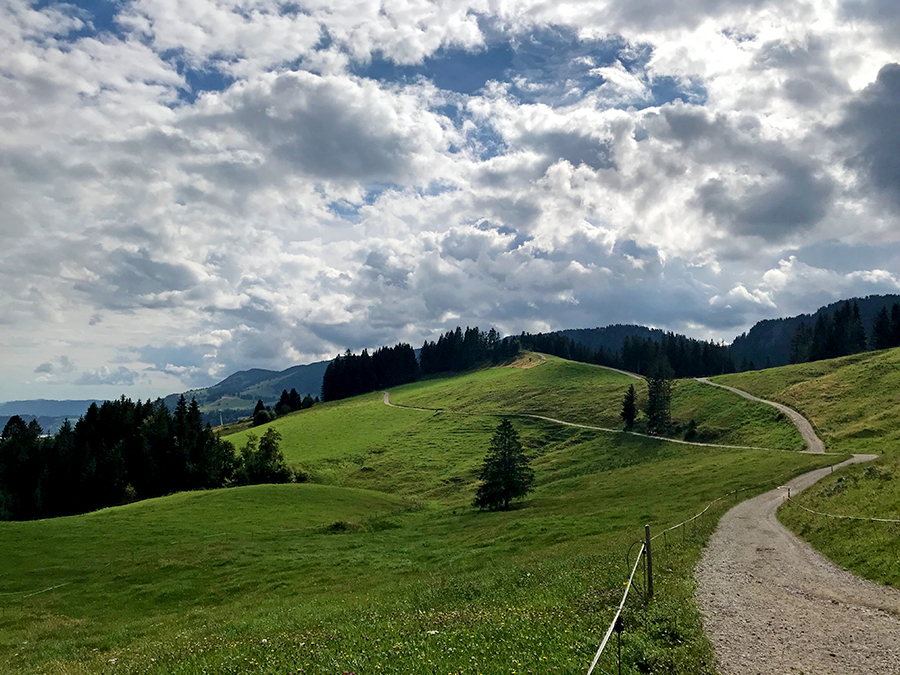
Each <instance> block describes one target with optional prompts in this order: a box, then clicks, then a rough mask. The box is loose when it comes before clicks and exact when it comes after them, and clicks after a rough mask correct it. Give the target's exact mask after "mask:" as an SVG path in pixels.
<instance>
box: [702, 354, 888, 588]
mask: <svg viewBox="0 0 900 675" xmlns="http://www.w3.org/2000/svg"><path fill="white" fill-rule="evenodd" d="M714 379H715V381H717V382H722V383H723V384H730V385H732V386H735V387H739V388H741V389H745V390H747V391H749V392H751V393H753V394H756V395H757V396H762V397H767V398H772V399H774V400H777V401H781V402H782V403H785V404H787V405H789V406H791V407H794V408H796V409H797V410H800V411H802V412H803V413H804V414H805V415H806V416H807V417H808V418H809V419H810V420H811V421H812V422H813V424H814V425H815V426H816V428H817V430H818V432H819V434H820V436H821V437H822V439H823V440H824V441H825V444H826V447H827V449H828V450H831V451H842V452H864V453H874V454H878V455H881V457H880V458H879V459H878V460H876V461H875V462H872V463H870V464H868V465H865V466H855V467H849V468H847V469H845V470H844V471H842V472H840V473H839V474H835V475H834V476H828V477H826V478H825V479H824V480H822V481H821V482H820V483H818V484H816V485H815V486H813V487H812V488H810V489H808V490H806V491H804V492H803V493H801V494H800V495H799V496H798V497H797V499H796V503H788V504H786V505H785V506H783V507H782V509H781V510H780V511H779V517H780V518H781V519H782V521H783V522H784V523H785V524H786V525H787V526H788V527H790V528H791V529H792V530H793V531H794V532H796V533H797V534H799V535H800V536H802V537H803V538H804V539H806V540H807V541H809V542H810V543H811V544H812V545H813V546H814V547H815V548H817V549H818V550H820V551H821V552H822V553H824V554H825V555H826V556H828V557H829V558H831V559H832V560H834V561H835V562H837V563H838V564H840V565H842V566H844V567H846V568H847V569H850V570H852V571H854V572H856V573H857V574H859V575H861V576H864V577H866V578H869V579H872V580H873V581H876V582H878V583H885V584H891V585H892V586H895V587H898V588H900V558H898V555H897V550H898V537H900V526H898V525H891V524H887V523H869V522H862V521H850V520H838V519H833V518H826V517H823V516H818V515H814V514H811V513H808V512H807V511H804V510H803V509H801V508H799V505H803V506H805V507H807V508H809V509H813V510H815V511H819V512H821V513H831V514H837V515H847V516H857V517H878V518H889V519H900V453H898V452H897V450H898V444H900V425H898V424H897V420H898V418H900V349H891V350H886V351H880V352H871V353H864V354H856V355H854V356H848V357H844V358H840V359H832V360H828V361H817V362H815V363H804V364H798V365H793V366H785V367H783V368H773V369H770V370H765V371H758V372H752V373H741V374H739V375H728V376H725V377H717V378H714Z"/></svg>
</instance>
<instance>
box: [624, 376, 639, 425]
mask: <svg viewBox="0 0 900 675" xmlns="http://www.w3.org/2000/svg"><path fill="white" fill-rule="evenodd" d="M636 398H637V393H636V392H635V391H634V385H631V386H630V387H628V391H627V392H626V394H625V400H623V401H622V421H623V422H625V429H626V430H628V429H631V427H633V426H634V420H635V418H636V417H637V402H636V400H635V399H636Z"/></svg>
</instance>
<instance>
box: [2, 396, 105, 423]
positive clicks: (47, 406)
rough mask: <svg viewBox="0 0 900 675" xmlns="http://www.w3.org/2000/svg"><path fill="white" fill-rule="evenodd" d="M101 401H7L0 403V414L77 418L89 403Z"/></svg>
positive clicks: (8, 415)
mask: <svg viewBox="0 0 900 675" xmlns="http://www.w3.org/2000/svg"><path fill="white" fill-rule="evenodd" d="M102 402H103V401H97V400H94V399H88V400H85V401H48V400H47V399H43V398H39V399H34V400H32V401H7V402H6V403H0V415H3V416H6V417H11V416H13V415H34V416H35V417H41V416H45V417H65V416H69V417H74V418H78V417H80V416H81V415H83V414H84V413H85V412H87V409H88V408H90V407H91V403H97V404H98V405H99V404H100V403H102Z"/></svg>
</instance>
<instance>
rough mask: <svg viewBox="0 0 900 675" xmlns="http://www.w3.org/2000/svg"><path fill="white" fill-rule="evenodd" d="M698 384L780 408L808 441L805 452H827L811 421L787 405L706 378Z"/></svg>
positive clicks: (699, 378) (698, 379) (699, 380)
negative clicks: (725, 390) (718, 388)
mask: <svg viewBox="0 0 900 675" xmlns="http://www.w3.org/2000/svg"><path fill="white" fill-rule="evenodd" d="M696 380H697V382H702V383H703V384H709V385H712V386H713V387H720V388H722V389H727V390H728V391H730V392H732V393H735V394H737V395H738V396H743V397H744V398H749V399H750V400H751V401H758V402H760V403H765V404H766V405H770V406H772V407H773V408H778V409H779V410H780V411H781V412H783V413H784V414H785V415H787V416H788V417H789V418H790V419H791V421H792V422H793V423H794V426H795V427H797V431H799V432H800V435H801V436H803V440H804V441H806V450H805V451H804V452H809V453H812V454H822V453H824V452H825V444H824V443H823V442H822V441H821V439H820V438H819V437H818V436H816V432H815V431H813V427H812V424H810V423H809V420H808V419H806V418H805V417H804V416H803V415H801V414H800V413H798V412H797V411H796V410H794V409H793V408H788V407H787V406H786V405H782V404H781V403H775V402H774V401H767V400H765V399H762V398H757V397H756V396H754V395H753V394H748V393H747V392H746V391H741V390H740V389H735V388H734V387H727V386H725V385H724V384H717V383H715V382H710V381H709V380H707V379H706V378H705V377H698V378H696Z"/></svg>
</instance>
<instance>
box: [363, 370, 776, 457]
mask: <svg viewBox="0 0 900 675" xmlns="http://www.w3.org/2000/svg"><path fill="white" fill-rule="evenodd" d="M598 367H600V368H605V367H606V366H598ZM622 372H624V371H622ZM633 377H638V376H637V375H635V376H633ZM381 393H382V394H384V404H385V405H386V406H390V407H391V408H402V409H403V410H419V411H421V412H432V413H442V412H449V413H453V414H455V415H485V416H491V415H492V416H494V417H528V418H531V419H534V420H544V421H545V422H552V423H554V424H561V425H562V426H564V427H577V428H578V429H590V430H592V431H603V432H606V433H608V434H628V435H629V436H639V437H641V438H649V439H651V440H654V441H665V442H666V443H677V444H679V445H695V446H699V447H702V448H726V449H729V450H769V451H771V452H791V451H790V450H779V449H778V448H759V447H756V446H753V445H722V444H719V443H696V442H694V441H682V440H680V439H678V438H668V437H666V436H651V435H650V434H641V433H638V432H637V431H625V430H623V429H609V428H607V427H598V426H594V425H592V424H580V423H578V422H567V421H565V420H558V419H556V418H555V417H545V416H544V415H532V414H530V413H515V412H510V413H479V412H472V413H470V412H462V411H459V410H448V409H446V408H414V407H412V406H408V405H398V404H396V403H391V397H390V393H389V392H386V391H382V392H381Z"/></svg>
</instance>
